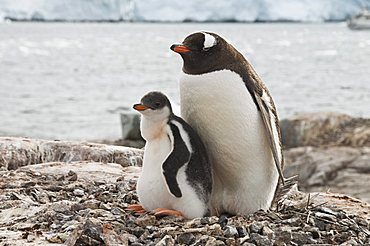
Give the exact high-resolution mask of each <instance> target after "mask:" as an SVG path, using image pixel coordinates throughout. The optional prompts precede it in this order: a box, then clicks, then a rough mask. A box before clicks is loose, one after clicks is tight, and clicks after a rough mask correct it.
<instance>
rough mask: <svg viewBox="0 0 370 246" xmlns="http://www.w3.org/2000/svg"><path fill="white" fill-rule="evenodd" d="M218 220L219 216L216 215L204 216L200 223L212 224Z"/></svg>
mask: <svg viewBox="0 0 370 246" xmlns="http://www.w3.org/2000/svg"><path fill="white" fill-rule="evenodd" d="M217 221H218V217H216V216H212V217H203V218H201V219H200V223H201V224H202V225H212V224H215V223H217Z"/></svg>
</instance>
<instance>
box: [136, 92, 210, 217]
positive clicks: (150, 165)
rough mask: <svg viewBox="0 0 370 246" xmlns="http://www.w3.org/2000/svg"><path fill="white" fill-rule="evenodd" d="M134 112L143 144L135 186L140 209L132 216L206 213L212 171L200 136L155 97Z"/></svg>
mask: <svg viewBox="0 0 370 246" xmlns="http://www.w3.org/2000/svg"><path fill="white" fill-rule="evenodd" d="M134 109H136V110H137V111H139V112H140V113H141V115H142V116H141V125H140V129H141V134H142V136H143V138H144V139H145V140H146V144H145V151H144V159H143V169H142V172H141V174H140V177H139V180H138V183H137V194H138V197H139V201H140V203H141V206H142V207H141V206H140V205H134V206H129V209H132V210H136V211H143V210H142V208H144V210H146V211H153V210H154V211H155V212H156V214H165V215H183V216H184V217H186V218H195V217H202V216H205V215H206V214H208V213H209V198H210V195H211V191H212V172H211V168H210V164H209V161H208V156H207V153H206V150H205V147H204V145H203V142H202V141H201V140H200V138H199V136H198V135H197V134H196V132H194V130H193V129H192V128H191V127H190V126H189V125H188V124H187V123H186V122H185V121H184V120H183V119H181V118H180V117H177V116H176V115H174V114H173V112H172V108H171V104H170V101H169V100H168V98H167V97H166V96H165V95H164V94H162V93H160V92H150V93H148V94H146V95H145V96H144V97H143V98H142V99H141V103H139V104H135V105H134Z"/></svg>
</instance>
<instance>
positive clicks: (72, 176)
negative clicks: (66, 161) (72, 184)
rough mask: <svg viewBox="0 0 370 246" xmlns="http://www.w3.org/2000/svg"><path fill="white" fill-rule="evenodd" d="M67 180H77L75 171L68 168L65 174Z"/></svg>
mask: <svg viewBox="0 0 370 246" xmlns="http://www.w3.org/2000/svg"><path fill="white" fill-rule="evenodd" d="M67 180H68V181H76V180H77V173H75V172H74V171H72V170H70V171H69V172H68V174H67Z"/></svg>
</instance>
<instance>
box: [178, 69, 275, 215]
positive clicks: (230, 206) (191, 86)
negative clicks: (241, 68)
mask: <svg viewBox="0 0 370 246" xmlns="http://www.w3.org/2000/svg"><path fill="white" fill-rule="evenodd" d="M180 95H181V114H182V116H183V117H184V119H185V120H186V121H187V122H188V123H189V124H190V125H191V126H192V127H193V128H194V129H196V131H197V132H198V134H199V135H200V136H201V138H202V140H203V141H204V143H205V145H206V147H207V151H208V154H209V156H210V160H211V163H212V165H213V169H214V176H215V183H214V191H213V194H212V206H213V209H214V210H213V212H214V213H216V214H217V213H221V212H229V213H236V214H246V213H251V212H254V211H257V210H259V209H268V208H269V206H270V204H271V201H272V199H273V197H274V192H275V188H276V185H277V182H278V174H277V171H276V169H275V166H274V162H273V157H272V153H271V149H270V147H269V144H268V139H267V136H266V131H265V129H264V127H263V123H262V119H261V116H260V114H259V112H258V111H257V108H256V105H255V104H254V102H253V99H252V97H251V95H250V94H249V92H248V90H247V88H246V86H245V84H244V83H243V81H242V79H241V77H240V76H239V75H238V74H236V73H234V72H231V71H229V70H222V71H216V72H212V73H208V74H203V75H187V74H183V75H182V77H181V79H180Z"/></svg>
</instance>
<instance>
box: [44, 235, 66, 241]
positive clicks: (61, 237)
mask: <svg viewBox="0 0 370 246" xmlns="http://www.w3.org/2000/svg"><path fill="white" fill-rule="evenodd" d="M67 239H68V235H67V234H65V233H57V234H52V235H50V236H47V237H46V240H47V241H48V242H49V243H64V242H65V241H67Z"/></svg>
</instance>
